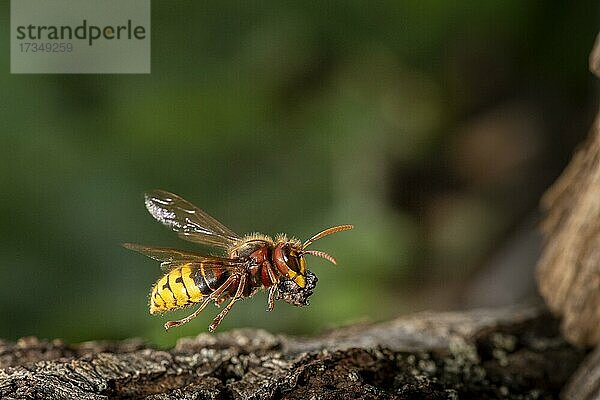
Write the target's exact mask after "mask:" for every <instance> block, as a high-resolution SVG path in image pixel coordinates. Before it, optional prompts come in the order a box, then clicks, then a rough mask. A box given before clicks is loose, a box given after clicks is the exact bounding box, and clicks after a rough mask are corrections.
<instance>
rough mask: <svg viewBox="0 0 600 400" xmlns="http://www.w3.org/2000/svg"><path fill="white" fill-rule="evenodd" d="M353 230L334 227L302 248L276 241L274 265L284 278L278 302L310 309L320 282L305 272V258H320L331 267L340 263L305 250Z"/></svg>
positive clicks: (322, 253)
mask: <svg viewBox="0 0 600 400" xmlns="http://www.w3.org/2000/svg"><path fill="white" fill-rule="evenodd" d="M352 228H353V226H352V225H340V226H334V227H332V228H329V229H325V230H324V231H322V232H319V233H317V234H316V235H314V236H313V237H311V238H310V239H308V240H307V241H306V242H304V243H303V244H301V243H300V242H299V241H296V240H287V239H286V238H284V237H282V238H280V239H279V240H277V241H276V243H275V249H274V250H273V261H274V264H275V268H276V269H277V270H278V272H279V273H280V274H281V275H282V276H283V278H282V279H281V280H280V281H279V284H278V286H277V289H278V295H277V299H278V300H283V301H285V302H286V303H290V304H292V305H295V306H305V305H308V298H309V297H310V295H312V294H313V290H314V288H315V286H316V285H317V281H318V279H317V276H316V275H315V274H313V273H312V272H310V271H309V270H307V269H306V260H305V259H304V255H306V254H310V255H313V256H317V257H321V258H324V259H326V260H327V261H329V262H331V263H332V264H337V262H336V260H335V258H333V257H332V256H330V255H329V254H327V253H325V252H323V251H318V250H306V248H307V247H308V246H309V245H310V244H311V243H313V242H315V241H317V240H319V239H321V238H322V237H324V236H327V235H330V234H332V233H335V232H340V231H345V230H348V229H352Z"/></svg>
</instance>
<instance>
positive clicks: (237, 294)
mask: <svg viewBox="0 0 600 400" xmlns="http://www.w3.org/2000/svg"><path fill="white" fill-rule="evenodd" d="M245 286H246V275H242V276H241V277H240V281H239V283H238V287H237V291H236V292H235V296H233V299H231V301H230V302H229V304H227V306H226V307H225V308H224V309H223V311H221V312H220V313H219V315H217V316H216V317H215V319H214V320H213V322H212V323H211V324H210V326H209V327H208V330H209V331H210V332H214V331H215V329H217V326H219V324H220V323H221V320H222V319H223V318H225V316H226V315H227V313H228V312H229V310H231V307H233V305H234V304H235V302H236V301H238V300H239V299H241V298H242V295H243V294H244V287H245Z"/></svg>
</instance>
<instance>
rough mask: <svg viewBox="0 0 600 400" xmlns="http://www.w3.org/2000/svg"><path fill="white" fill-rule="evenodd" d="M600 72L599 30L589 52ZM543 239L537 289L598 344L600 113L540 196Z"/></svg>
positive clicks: (567, 328) (573, 329)
mask: <svg viewBox="0 0 600 400" xmlns="http://www.w3.org/2000/svg"><path fill="white" fill-rule="evenodd" d="M590 69H591V71H592V72H593V73H595V74H596V75H597V76H598V77H600V35H599V36H598V37H597V39H596V45H595V47H594V50H593V51H592V54H591V56H590ZM542 204H543V206H544V208H545V209H546V210H547V215H546V219H545V220H544V223H543V225H542V230H543V233H544V236H545V238H546V245H545V248H544V252H543V254H542V257H541V259H540V262H539V264H538V284H539V288H540V292H541V294H542V296H543V297H544V299H545V300H546V303H547V304H548V306H549V307H550V309H551V310H552V311H553V312H554V313H555V314H556V315H559V316H561V317H562V330H563V333H564V335H565V337H567V339H569V340H570V341H572V342H573V343H576V344H579V345H587V346H591V345H597V344H600V114H598V115H597V116H596V120H595V122H594V125H593V126H592V129H591V132H590V135H589V137H588V139H587V141H586V143H584V144H583V146H582V147H581V148H580V149H579V151H578V152H577V153H576V154H575V156H574V157H573V160H571V163H570V164H569V165H568V167H567V168H566V169H565V171H564V172H563V174H562V175H561V176H560V178H559V179H558V180H557V181H556V182H555V183H554V185H553V186H552V187H551V188H550V189H549V190H548V192H547V193H546V194H545V195H544V198H543V199H542Z"/></svg>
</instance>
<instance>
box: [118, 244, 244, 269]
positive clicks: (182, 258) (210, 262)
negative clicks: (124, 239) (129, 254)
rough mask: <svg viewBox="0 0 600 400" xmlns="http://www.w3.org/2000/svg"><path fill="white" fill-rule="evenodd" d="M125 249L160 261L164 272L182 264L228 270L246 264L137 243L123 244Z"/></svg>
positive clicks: (240, 261) (239, 260)
mask: <svg viewBox="0 0 600 400" xmlns="http://www.w3.org/2000/svg"><path fill="white" fill-rule="evenodd" d="M123 247H125V248H126V249H129V250H133V251H137V252H138V253H141V254H143V255H145V256H147V257H150V258H152V259H154V260H157V261H160V262H161V263H160V267H161V269H162V270H164V271H170V270H171V269H173V268H175V267H178V266H180V265H182V264H195V265H200V264H202V265H203V266H204V268H227V267H240V266H243V265H244V264H245V260H242V259H238V258H225V257H217V256H211V255H204V254H199V253H195V252H192V251H184V250H178V249H172V248H169V247H153V246H143V245H141V244H135V243H123Z"/></svg>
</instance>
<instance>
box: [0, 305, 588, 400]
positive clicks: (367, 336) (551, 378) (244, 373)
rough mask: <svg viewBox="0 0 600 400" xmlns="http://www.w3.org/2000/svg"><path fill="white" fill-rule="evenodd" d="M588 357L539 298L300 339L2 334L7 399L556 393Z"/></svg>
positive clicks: (243, 334) (0, 385)
mask: <svg viewBox="0 0 600 400" xmlns="http://www.w3.org/2000/svg"><path fill="white" fill-rule="evenodd" d="M584 356H585V354H584V351H582V350H580V349H577V348H575V347H573V346H572V345H570V344H568V343H567V342H566V341H564V340H563V339H562V338H561V336H560V334H559V329H558V322H557V321H556V320H554V319H553V318H552V317H551V316H550V315H549V314H547V313H546V312H544V311H543V310H542V309H540V308H535V307H514V308H504V309H497V310H476V311H470V312H452V313H438V314H436V313H421V314H416V315H413V316H407V317H402V318H398V319H395V320H392V321H389V322H384V323H378V324H362V325H353V326H348V327H345V328H341V329H337V330H334V331H331V332H329V333H325V334H323V335H320V336H316V337H304V338H302V337H292V336H284V335H274V334H270V333H268V332H266V331H263V330H251V329H243V330H234V331H231V332H225V333H221V334H217V335H209V334H200V335H198V336H197V337H194V338H184V339H180V340H179V341H178V342H177V344H176V346H175V347H174V348H172V349H167V350H160V349H156V348H153V347H151V346H147V345H145V344H144V343H143V342H142V341H141V340H127V341H122V342H88V343H82V344H78V345H67V344H64V343H62V342H60V341H56V340H55V341H44V340H38V339H35V338H25V339H21V340H19V341H17V342H16V343H11V342H2V343H0V368H1V369H0V397H1V398H2V399H11V398H15V399H16V398H18V399H23V398H32V399H33V398H35V399H107V398H146V399H311V398H313V399H351V398H357V399H358V398H361V399H413V398H423V399H446V398H474V399H475V398H477V399H498V398H532V399H533V398H538V399H551V398H557V397H558V396H559V392H560V390H561V388H562V387H563V385H564V384H565V382H566V381H567V379H568V378H569V376H570V375H571V374H572V373H573V372H574V371H575V369H576V368H577V366H578V364H579V363H580V362H581V361H582V360H583V358H584ZM582 379H583V381H586V378H585V377H584V378H582Z"/></svg>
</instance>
